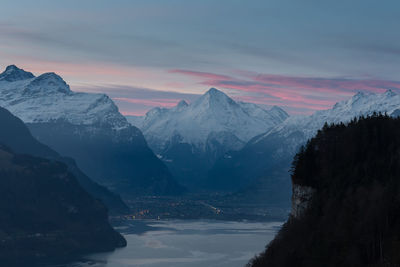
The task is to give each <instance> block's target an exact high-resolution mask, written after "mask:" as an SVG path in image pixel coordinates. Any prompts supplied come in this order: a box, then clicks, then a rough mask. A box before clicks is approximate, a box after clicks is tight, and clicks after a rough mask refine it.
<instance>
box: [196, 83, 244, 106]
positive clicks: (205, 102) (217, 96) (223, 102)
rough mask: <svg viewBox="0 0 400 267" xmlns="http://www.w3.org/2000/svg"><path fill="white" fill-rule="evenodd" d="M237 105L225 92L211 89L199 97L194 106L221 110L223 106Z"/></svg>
mask: <svg viewBox="0 0 400 267" xmlns="http://www.w3.org/2000/svg"><path fill="white" fill-rule="evenodd" d="M235 105H237V103H236V102H235V101H234V100H233V99H232V98H230V97H229V96H228V95H226V94H225V93H224V92H222V91H220V90H218V89H215V88H210V89H209V90H208V91H207V92H205V93H204V94H203V95H202V96H201V97H199V98H198V99H197V100H196V101H195V102H194V106H203V107H204V108H205V107H216V108H221V107H222V106H235Z"/></svg>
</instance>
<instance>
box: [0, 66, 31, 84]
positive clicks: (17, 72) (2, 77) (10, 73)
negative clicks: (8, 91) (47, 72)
mask: <svg viewBox="0 0 400 267" xmlns="http://www.w3.org/2000/svg"><path fill="white" fill-rule="evenodd" d="M34 77H35V76H34V75H33V74H32V73H31V72H27V71H24V70H23V69H20V68H18V67H17V66H15V65H9V66H7V67H6V69H5V71H4V72H2V73H1V74H0V81H7V82H15V81H21V80H26V79H32V78H34Z"/></svg>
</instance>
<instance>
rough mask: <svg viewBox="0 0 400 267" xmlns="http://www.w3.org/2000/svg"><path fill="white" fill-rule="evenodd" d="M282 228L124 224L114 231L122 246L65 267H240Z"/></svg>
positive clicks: (264, 224) (252, 224)
mask: <svg viewBox="0 0 400 267" xmlns="http://www.w3.org/2000/svg"><path fill="white" fill-rule="evenodd" d="M282 223H283V222H226V221H179V220H170V221H130V222H128V223H127V224H126V225H125V226H121V227H119V228H118V230H119V231H120V232H121V233H123V234H124V236H125V238H126V240H127V241H128V246H127V247H125V248H122V249H118V250H116V251H114V252H110V253H99V254H93V255H88V256H86V257H85V260H83V261H82V262H77V263H73V264H70V265H69V266H71V267H84V266H85V267H86V266H90V267H103V266H104V267H125V266H127V267H128V266H135V267H161V266H162V267H169V266H170V267H200V266H201V267H204V266H207V267H212V266H216V267H236V266H244V265H245V264H246V263H247V262H248V261H249V259H251V258H252V257H253V256H254V255H256V254H257V253H259V252H261V251H262V250H263V249H264V248H265V245H266V244H267V243H268V242H269V241H271V240H272V239H273V238H274V236H275V234H276V233H277V231H278V230H279V229H280V227H281V225H282Z"/></svg>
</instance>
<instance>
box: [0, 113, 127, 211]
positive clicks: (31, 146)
mask: <svg viewBox="0 0 400 267" xmlns="http://www.w3.org/2000/svg"><path fill="white" fill-rule="evenodd" d="M0 126H1V128H0V144H2V145H5V146H6V147H9V148H10V149H11V150H12V151H14V152H15V153H17V154H29V155H32V156H36V157H40V158H46V159H49V160H55V161H60V162H63V163H64V164H66V165H67V166H68V171H69V172H71V173H72V174H73V175H74V176H75V178H76V179H77V180H78V182H79V183H80V185H81V186H82V187H83V188H84V189H85V190H86V191H87V192H88V193H89V194H91V195H92V196H93V197H94V198H97V199H100V200H101V201H102V202H103V203H104V204H105V205H106V206H107V208H108V210H109V213H110V214H112V215H114V214H121V213H128V212H129V209H128V207H127V206H126V205H125V203H124V202H123V201H122V200H121V198H120V196H119V195H117V194H115V193H113V192H111V191H109V190H108V189H107V188H106V187H104V186H101V185H99V184H97V183H96V182H94V181H93V180H91V179H90V178H89V177H87V176H86V175H85V174H84V173H83V172H82V171H81V170H80V169H79V168H78V166H77V165H76V163H75V161H74V160H73V159H71V158H66V157H61V156H60V155H59V154H58V153H57V152H56V151H54V150H52V149H51V148H49V147H48V146H46V145H44V144H42V143H40V142H38V141H37V140H36V139H35V138H34V137H33V136H32V135H31V133H30V131H29V130H28V128H27V127H26V126H25V124H24V123H23V122H22V121H21V120H20V119H19V118H17V117H15V116H14V115H12V114H11V113H10V112H9V111H8V110H6V109H4V108H1V107H0Z"/></svg>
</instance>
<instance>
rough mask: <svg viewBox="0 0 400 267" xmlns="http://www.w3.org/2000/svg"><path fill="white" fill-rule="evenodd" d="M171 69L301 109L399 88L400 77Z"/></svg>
mask: <svg viewBox="0 0 400 267" xmlns="http://www.w3.org/2000/svg"><path fill="white" fill-rule="evenodd" d="M170 73H176V74H180V75H185V76H190V77H193V78H195V79H198V83H200V84H203V85H206V86H213V87H218V88H224V89H230V90H235V91H238V92H241V93H242V94H244V96H238V97H237V98H238V99H246V100H247V101H251V102H255V103H259V104H268V105H281V106H286V107H289V108H296V109H303V112H304V113H310V112H312V111H314V110H321V109H327V108H330V107H331V106H332V105H333V104H335V103H336V102H337V101H338V100H341V99H344V98H346V97H348V96H351V95H353V94H354V93H355V92H357V91H368V92H374V93H377V92H383V91H385V90H387V89H392V90H400V81H390V80H378V79H348V78H316V77H296V76H285V75H273V74H257V73H251V72H238V73H240V75H238V77H239V78H236V77H232V76H227V75H220V74H214V73H208V72H196V71H191V70H172V71H170ZM246 94H250V95H247V96H245V95H246ZM252 94H253V95H252ZM300 113H301V112H300Z"/></svg>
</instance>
